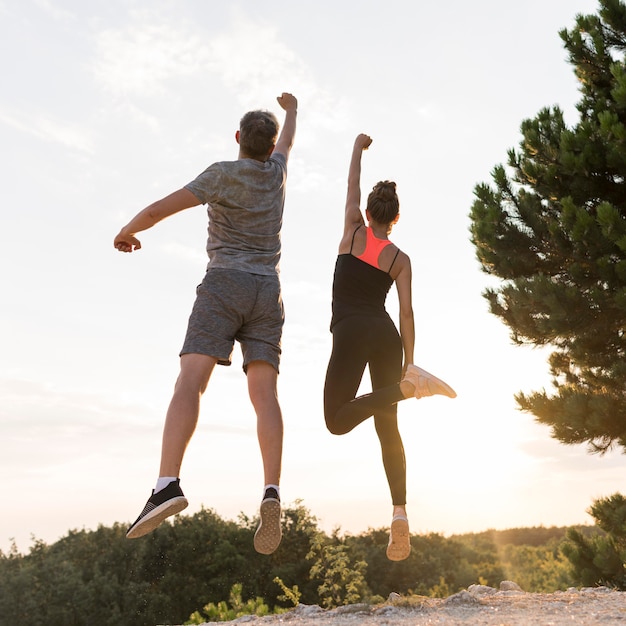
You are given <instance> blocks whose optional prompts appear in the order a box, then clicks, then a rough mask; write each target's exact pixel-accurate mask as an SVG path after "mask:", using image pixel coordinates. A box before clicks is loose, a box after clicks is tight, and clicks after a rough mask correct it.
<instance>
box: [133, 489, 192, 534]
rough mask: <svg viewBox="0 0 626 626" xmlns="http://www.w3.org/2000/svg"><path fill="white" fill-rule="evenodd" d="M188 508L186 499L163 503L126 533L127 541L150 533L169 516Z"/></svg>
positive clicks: (178, 498)
mask: <svg viewBox="0 0 626 626" xmlns="http://www.w3.org/2000/svg"><path fill="white" fill-rule="evenodd" d="M188 506H189V502H188V501H187V498H185V497H184V496H178V497H176V498H172V499H171V500H168V501H167V502H164V503H163V504H161V505H160V506H157V507H156V508H155V509H153V510H152V511H150V513H147V514H146V515H145V516H144V517H142V518H141V519H140V520H139V521H138V522H136V523H135V525H134V526H133V527H132V528H131V529H130V530H129V531H128V532H127V533H126V538H127V539H137V537H143V536H144V535H147V534H148V533H151V532H152V531H153V530H154V529H155V528H156V527H157V526H159V525H160V524H161V522H163V520H165V519H167V518H168V517H170V516H171V515H176V513H180V512H181V511H182V510H184V509H186V508H187V507H188Z"/></svg>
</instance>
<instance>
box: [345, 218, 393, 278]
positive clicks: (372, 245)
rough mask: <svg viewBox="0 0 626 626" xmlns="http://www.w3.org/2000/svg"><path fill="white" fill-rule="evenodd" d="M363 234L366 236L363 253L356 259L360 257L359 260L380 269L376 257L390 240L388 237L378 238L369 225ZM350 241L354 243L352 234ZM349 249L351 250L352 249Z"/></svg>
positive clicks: (389, 243)
mask: <svg viewBox="0 0 626 626" xmlns="http://www.w3.org/2000/svg"><path fill="white" fill-rule="evenodd" d="M359 228H360V226H359ZM357 230H358V228H357V229H356V230H355V231H354V233H355V234H356V231H357ZM365 234H366V237H367V239H366V243H365V250H364V251H363V254H361V255H360V256H357V259H361V261H365V263H367V264H368V265H372V266H374V267H375V268H376V269H380V266H379V265H378V257H379V256H380V253H381V252H382V251H383V250H384V249H385V248H386V247H387V246H389V245H391V241H389V239H378V237H376V235H374V231H373V230H372V229H371V228H370V227H369V226H368V227H367V228H366V229H365ZM352 243H354V235H352ZM351 248H352V247H351ZM350 251H351V252H352V249H351V250H350ZM355 256H356V255H355ZM396 256H397V255H396ZM394 261H395V258H394ZM392 265H393V263H392Z"/></svg>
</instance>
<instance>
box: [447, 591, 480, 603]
mask: <svg viewBox="0 0 626 626" xmlns="http://www.w3.org/2000/svg"><path fill="white" fill-rule="evenodd" d="M443 603H444V604H480V600H479V599H478V598H476V597H475V596H473V595H472V594H471V593H470V592H469V591H465V590H464V591H459V592H458V593H455V594H453V595H451V596H449V597H448V598H446V599H445V600H444V601H443Z"/></svg>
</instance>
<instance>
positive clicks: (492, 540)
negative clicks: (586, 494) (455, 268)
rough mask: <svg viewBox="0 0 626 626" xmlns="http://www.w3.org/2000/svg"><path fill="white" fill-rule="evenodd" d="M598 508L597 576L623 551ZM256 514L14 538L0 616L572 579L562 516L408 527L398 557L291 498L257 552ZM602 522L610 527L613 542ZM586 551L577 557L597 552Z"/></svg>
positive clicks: (244, 608)
mask: <svg viewBox="0 0 626 626" xmlns="http://www.w3.org/2000/svg"><path fill="white" fill-rule="evenodd" d="M596 514H597V515H598V518H599V520H600V523H601V524H602V528H604V529H605V530H604V531H603V530H600V529H599V528H598V529H595V530H594V529H592V528H584V527H583V528H579V529H576V531H577V532H578V533H579V535H576V537H578V536H580V537H582V538H583V539H584V540H585V541H586V542H589V541H592V540H593V541H595V540H596V536H598V537H603V538H604V541H605V543H604V544H597V545H599V546H600V547H601V548H602V549H603V550H604V551H603V552H601V558H604V560H605V561H606V563H605V565H604V566H603V567H604V570H603V571H605V572H608V574H610V576H609V575H608V574H606V573H605V574H604V575H603V576H604V577H603V578H598V577H597V576H595V574H596V572H597V571H598V570H597V563H596V564H595V565H594V567H596V569H595V570H593V575H592V574H589V576H588V579H589V580H596V579H597V580H600V579H601V580H603V581H608V580H613V578H615V576H616V575H617V574H618V573H619V571H620V570H619V568H618V567H617V565H619V567H621V564H622V562H623V561H622V560H619V559H621V557H622V556H623V555H624V550H625V547H624V545H625V541H626V531H625V529H624V519H625V518H626V504H624V502H623V500H620V499H615V498H614V499H612V500H611V501H610V502H609V504H608V505H606V506H600V505H598V507H597V509H596ZM257 523H258V519H249V518H247V517H245V516H242V517H241V518H240V520H239V522H238V523H235V522H229V521H224V520H222V519H221V518H219V517H218V516H217V515H216V514H215V513H214V512H212V511H209V510H201V511H199V512H198V513H196V514H195V515H191V516H183V515H181V516H178V517H177V518H175V520H174V521H173V522H165V523H164V524H162V525H161V526H160V527H159V528H157V529H156V530H155V531H154V532H153V533H151V534H150V535H148V536H146V537H145V538H142V539H140V540H136V541H128V540H127V539H126V537H125V532H126V528H125V527H122V526H121V525H119V524H115V525H114V526H113V527H111V528H106V527H99V528H98V529H97V530H95V531H84V530H83V531H70V532H69V533H68V535H67V536H66V537H63V538H62V539H61V540H59V541H57V542H56V543H54V544H52V545H46V544H45V543H43V542H41V541H35V543H34V545H33V546H32V548H31V549H30V552H29V553H28V554H26V555H22V554H19V553H18V551H17V549H16V547H15V546H13V547H12V548H11V549H10V550H9V552H8V553H6V554H5V553H3V552H0V626H14V625H15V624H28V625H29V626H74V625H76V626H78V625H81V626H82V625H84V624H89V625H90V626H108V625H110V626H126V625H128V626H143V625H145V626H154V624H181V623H183V622H184V621H185V620H189V623H202V621H205V620H206V619H210V620H213V621H215V620H224V619H235V618H236V617H237V616H238V615H245V614H250V615H252V614H254V615H261V614H267V613H269V612H273V613H276V612H281V611H285V610H287V609H288V608H290V607H293V606H296V605H298V604H299V603H300V602H303V603H305V604H320V605H322V606H324V607H334V606H340V605H343V604H349V603H355V602H368V603H379V602H383V601H384V599H385V598H387V597H388V596H389V594H390V593H391V592H392V591H394V592H397V593H399V594H403V595H404V596H405V597H409V598H413V599H417V600H418V601H420V600H419V599H420V598H425V597H429V596H430V597H443V596H446V595H450V594H452V593H455V592H457V591H459V590H460V589H463V588H466V587H468V586H469V585H471V584H473V583H480V584H489V585H492V586H495V587H497V586H498V585H499V583H500V581H501V580H504V579H511V580H515V581H517V582H518V583H519V584H521V585H522V587H523V588H524V589H525V590H527V591H554V590H556V589H563V588H566V587H568V586H571V585H572V584H574V582H575V581H576V580H578V579H576V578H574V577H572V576H571V572H570V568H569V566H568V567H566V566H565V564H564V561H563V559H562V555H561V552H560V546H561V543H562V542H563V541H564V540H565V533H566V529H563V528H561V529H554V528H552V529H543V528H535V529H512V530H509V531H487V532H485V533H479V534H469V535H459V536H455V537H451V538H445V537H443V536H441V535H438V534H429V535H414V536H412V537H411V545H412V551H411V555H410V556H409V558H408V559H406V560H405V561H401V562H398V563H394V562H391V561H389V560H388V559H387V558H386V555H385V549H386V547H387V541H388V538H389V535H388V533H389V529H388V528H380V529H370V530H368V531H367V532H366V533H362V534H360V535H346V536H340V535H339V531H338V530H335V531H334V532H333V533H332V534H331V535H330V536H328V535H326V534H325V533H323V532H322V531H320V530H319V529H318V528H317V523H316V520H315V518H314V517H313V516H312V515H311V514H310V513H309V511H308V510H307V509H306V508H305V507H303V506H302V504H301V503H297V504H296V506H295V507H293V508H286V509H285V510H284V514H283V520H282V524H283V543H282V544H281V546H280V548H279V549H278V550H277V551H276V552H275V553H274V554H272V555H270V556H264V555H259V554H257V553H256V552H255V551H254V548H253V535H254V530H255V529H256V525H257ZM592 531H593V532H592ZM609 531H610V532H613V533H615V534H616V537H614V538H612V539H611V541H610V542H609V541H608V540H609V535H608V532H609ZM570 544H571V540H569V541H568V545H570ZM581 545H582V544H581ZM595 545H596V544H594V546H595ZM586 546H587V544H584V546H583V547H585V549H586ZM594 546H592V548H593V549H595V548H594ZM605 548H606V550H605ZM608 548H610V550H612V551H613V552H611V551H610V550H608ZM572 549H573V548H572ZM588 552H589V554H590V556H588V557H587V552H585V554H584V555H583V557H584V558H587V562H589V563H593V560H594V555H593V554H591V552H592V550H591V549H590V550H588ZM615 555H617V556H618V557H619V559H618V560H617V561H616V560H615V558H614V557H615ZM611 559H613V560H611ZM581 562H582V561H581ZM609 565H610V567H609ZM611 568H612V569H611ZM588 569H589V568H588ZM590 571H591V570H590ZM594 576H595V578H594ZM585 580H587V579H585ZM283 581H285V582H283ZM589 584H592V583H589ZM593 584H595V583H593Z"/></svg>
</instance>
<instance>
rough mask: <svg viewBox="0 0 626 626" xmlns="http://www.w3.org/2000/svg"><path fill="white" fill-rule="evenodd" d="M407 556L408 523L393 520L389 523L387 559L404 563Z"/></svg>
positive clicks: (401, 520)
mask: <svg viewBox="0 0 626 626" xmlns="http://www.w3.org/2000/svg"><path fill="white" fill-rule="evenodd" d="M409 554H411V539H410V537H409V523H408V522H407V521H406V520H404V519H394V520H393V521H392V522H391V532H390V537H389V545H388V546H387V558H388V559H389V560H390V561H404V559H406V558H408V556H409Z"/></svg>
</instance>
